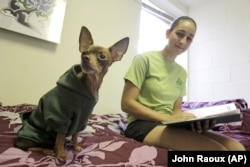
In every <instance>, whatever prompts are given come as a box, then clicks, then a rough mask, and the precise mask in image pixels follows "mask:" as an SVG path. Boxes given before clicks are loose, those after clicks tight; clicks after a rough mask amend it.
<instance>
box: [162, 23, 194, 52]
mask: <svg viewBox="0 0 250 167" xmlns="http://www.w3.org/2000/svg"><path fill="white" fill-rule="evenodd" d="M195 32H196V27H195V25H194V23H193V22H191V21H189V20H181V21H179V23H178V24H177V25H176V27H174V29H173V30H172V31H170V30H167V34H166V35H167V38H168V39H169V42H168V49H169V50H170V51H171V53H172V54H174V55H179V54H181V53H183V52H185V51H186V50H187V49H188V47H189V46H190V44H191V43H192V41H193V38H194V36H195Z"/></svg>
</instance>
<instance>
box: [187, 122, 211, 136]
mask: <svg viewBox="0 0 250 167" xmlns="http://www.w3.org/2000/svg"><path fill="white" fill-rule="evenodd" d="M190 126H191V130H192V131H193V132H197V133H204V132H206V131H208V130H209V129H212V128H214V127H215V120H205V121H203V122H200V121H197V122H194V123H191V125H190Z"/></svg>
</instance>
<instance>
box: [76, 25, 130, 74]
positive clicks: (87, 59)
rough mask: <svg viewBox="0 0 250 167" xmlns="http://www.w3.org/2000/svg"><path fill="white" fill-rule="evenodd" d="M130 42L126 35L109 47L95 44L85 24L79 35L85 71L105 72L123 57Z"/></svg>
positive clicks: (91, 72) (92, 72) (90, 72)
mask: <svg viewBox="0 0 250 167" xmlns="http://www.w3.org/2000/svg"><path fill="white" fill-rule="evenodd" d="M128 44H129V38H128V37H126V38H123V39H121V40H119V41H118V42H116V43H115V44H113V45H112V46H110V47H108V48H105V47H102V46H97V45H94V41H93V38H92V35H91V33H90V31H89V30H88V29H87V28H86V27H84V26H83V27H82V28H81V32H80V36H79V51H80V52H81V59H82V62H81V66H82V70H83V72H84V73H88V74H97V75H98V74H100V75H101V74H105V73H106V72H107V70H108V67H109V66H110V65H111V64H112V63H113V62H115V61H119V60H121V59H122V56H123V55H124V54H125V53H126V51H127V48H128Z"/></svg>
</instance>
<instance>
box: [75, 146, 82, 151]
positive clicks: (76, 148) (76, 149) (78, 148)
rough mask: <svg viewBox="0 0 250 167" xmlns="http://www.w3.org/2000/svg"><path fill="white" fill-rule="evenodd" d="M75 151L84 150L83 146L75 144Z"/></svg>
mask: <svg viewBox="0 0 250 167" xmlns="http://www.w3.org/2000/svg"><path fill="white" fill-rule="evenodd" d="M74 150H75V151H82V150H83V148H82V147H81V146H74Z"/></svg>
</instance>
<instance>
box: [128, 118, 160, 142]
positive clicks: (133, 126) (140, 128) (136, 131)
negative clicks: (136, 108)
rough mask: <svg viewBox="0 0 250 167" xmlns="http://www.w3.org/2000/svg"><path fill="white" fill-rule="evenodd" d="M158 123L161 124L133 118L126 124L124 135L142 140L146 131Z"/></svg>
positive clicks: (146, 133) (158, 123)
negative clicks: (133, 119)
mask: <svg viewBox="0 0 250 167" xmlns="http://www.w3.org/2000/svg"><path fill="white" fill-rule="evenodd" d="M158 125H162V124H161V123H160V122H154V121H145V120H135V121H133V122H131V123H130V124H128V126H127V128H126V130H125V136H126V137H129V138H132V139H135V140H137V141H139V142H143V140H144V138H145V137H146V136H147V135H148V133H149V132H150V131H151V130H152V129H154V128H155V127H156V126H158Z"/></svg>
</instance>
